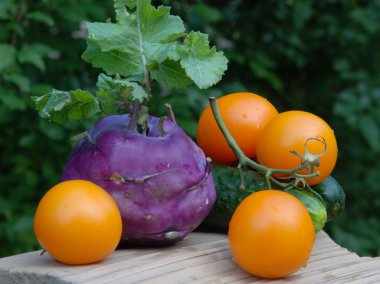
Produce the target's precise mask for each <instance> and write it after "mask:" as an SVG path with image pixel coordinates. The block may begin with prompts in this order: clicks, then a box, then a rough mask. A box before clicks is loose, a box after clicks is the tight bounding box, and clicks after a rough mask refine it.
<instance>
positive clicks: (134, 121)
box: [128, 100, 140, 131]
mask: <svg viewBox="0 0 380 284" xmlns="http://www.w3.org/2000/svg"><path fill="white" fill-rule="evenodd" d="M139 110H140V103H139V101H138V100H135V101H134V102H133V111H132V116H131V121H130V122H129V127H128V129H129V130H132V131H137V119H138V115H139Z"/></svg>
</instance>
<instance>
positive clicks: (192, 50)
mask: <svg viewBox="0 0 380 284" xmlns="http://www.w3.org/2000/svg"><path fill="white" fill-rule="evenodd" d="M184 44H185V46H186V47H187V48H188V49H187V50H186V55H185V56H183V57H182V59H181V66H182V67H183V68H184V69H185V71H186V74H187V75H188V76H189V77H190V78H191V79H192V80H193V81H194V83H195V84H196V85H197V86H198V87H199V88H201V89H205V88H208V87H211V86H212V85H214V84H216V83H217V82H219V81H220V79H221V77H222V75H223V74H224V71H226V70H227V58H225V57H224V55H223V52H221V51H216V49H215V47H213V48H210V47H209V41H208V36H207V35H206V34H202V33H200V32H191V33H190V34H189V35H188V37H187V38H186V39H185V42H184Z"/></svg>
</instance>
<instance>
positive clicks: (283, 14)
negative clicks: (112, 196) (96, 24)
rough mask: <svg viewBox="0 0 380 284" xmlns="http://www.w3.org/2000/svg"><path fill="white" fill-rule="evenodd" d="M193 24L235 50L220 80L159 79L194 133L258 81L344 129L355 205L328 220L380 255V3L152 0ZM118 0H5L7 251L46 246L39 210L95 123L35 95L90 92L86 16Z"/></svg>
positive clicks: (2, 72)
mask: <svg viewBox="0 0 380 284" xmlns="http://www.w3.org/2000/svg"><path fill="white" fill-rule="evenodd" d="M154 3H155V4H157V5H159V4H168V5H171V6H173V8H172V11H173V13H174V14H177V15H181V16H182V17H183V19H184V21H185V22H186V23H187V28H188V29H192V30H200V31H202V32H207V33H209V34H210V39H211V41H212V42H213V43H214V44H215V45H216V46H217V47H218V49H221V50H223V51H224V52H225V54H226V56H227V57H228V58H229V60H230V62H229V69H228V71H227V73H226V75H225V76H224V77H223V80H222V81H221V82H220V83H219V84H218V85H217V86H215V87H213V88H211V89H209V90H206V91H199V90H198V89H196V88H195V87H190V88H188V89H187V90H182V91H175V90H174V91H168V90H165V89H158V88H157V89H156V94H157V97H156V99H155V100H153V101H152V103H151V110H152V112H154V113H156V114H160V113H163V112H164V105H163V104H164V102H169V103H170V104H171V105H172V106H173V108H174V111H175V112H176V114H177V121H178V123H179V124H180V125H181V126H183V127H184V128H185V130H186V131H187V132H188V133H189V134H190V135H191V136H192V137H195V130H196V123H197V119H198V117H199V115H200V113H201V111H202V106H206V104H207V98H208V96H211V95H213V96H221V95H223V94H227V93H229V92H234V91H244V90H248V91H251V92H256V93H259V94H261V95H263V96H265V97H267V98H268V99H269V100H270V101H272V102H273V104H275V105H276V107H277V108H278V109H279V110H280V111H282V110H290V109H302V110H306V111H310V112H313V113H315V114H317V115H319V116H321V117H322V118H324V119H325V120H326V121H327V122H328V123H329V124H330V125H331V126H332V127H333V128H334V130H335V134H336V136H337V139H338V144H339V160H338V163H337V167H336V169H335V170H334V173H333V175H334V176H335V177H336V178H337V180H338V181H339V182H340V183H341V184H342V186H343V187H344V189H345V190H346V193H347V209H346V211H345V212H344V214H342V215H341V216H340V217H339V218H338V219H336V220H334V221H333V222H331V223H330V224H328V226H327V228H326V230H327V231H328V232H329V233H330V234H331V236H332V237H333V238H334V240H335V241H337V242H338V243H339V244H341V245H343V246H345V247H347V248H349V249H350V250H353V251H355V252H357V253H359V254H360V255H373V256H374V255H380V239H379V238H378V235H379V233H380V219H379V218H378V212H379V211H380V187H379V184H380V175H379V171H380V159H379V157H380V155H379V154H380V112H379V107H380V76H379V74H380V48H379V44H380V25H379V24H378V23H380V1H379V0H373V1H354V0H326V1H317V0H302V1H301V0H298V1H297V0H285V1H274V0H269V1H248V0H228V1H201V0H199V1H172V0H164V1H154ZM113 16H114V14H113V8H112V1H110V0H107V1H95V0H81V1H73V0H55V1H53V0H34V1H32V0H20V1H15V0H2V1H0V129H1V132H0V150H1V159H0V170H1V171H0V190H1V192H0V256H6V255H11V254H16V253H21V252H25V251H30V250H34V249H36V248H37V247H38V246H37V242H36V240H35V238H34V235H33V215H34V211H35V208H36V206H37V204H38V201H39V199H40V198H41V197H42V195H43V194H44V193H45V192H46V191H47V190H48V189H49V188H50V187H51V186H52V185H54V184H55V183H57V182H58V181H59V175H60V172H61V171H62V169H63V166H64V163H65V160H66V157H67V155H68V154H69V152H70V150H71V148H72V146H73V142H71V141H70V137H71V136H72V135H74V134H76V133H78V132H80V131H83V129H87V128H88V127H89V125H90V124H86V125H83V124H75V123H73V124H70V125H69V126H68V127H65V128H63V127H62V126H58V125H55V124H52V123H49V122H47V121H43V120H41V119H40V118H39V117H38V114H37V112H36V111H35V110H34V107H33V104H32V102H31V99H30V97H31V96H33V95H42V94H44V93H46V92H47V91H49V90H50V89H51V88H53V86H54V88H57V89H61V90H71V89H75V88H83V89H87V90H91V89H92V88H94V86H95V82H96V77H97V74H98V70H94V69H92V68H91V67H90V66H89V65H88V64H86V63H85V62H84V61H83V60H81V54H82V52H83V51H84V49H85V40H84V38H85V36H86V31H85V29H84V21H105V20H106V19H107V18H109V17H113Z"/></svg>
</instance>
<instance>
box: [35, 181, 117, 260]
mask: <svg viewBox="0 0 380 284" xmlns="http://www.w3.org/2000/svg"><path fill="white" fill-rule="evenodd" d="M121 230H122V221H121V216H120V212H119V209H118V208H117V205H116V203H115V202H114V200H113V199H112V197H111V196H110V195H109V194H108V193H107V192H106V191H104V190H103V189H102V188H100V187H99V186H97V185H96V184H94V183H92V182H89V181H84V180H70V181H65V182H61V183H59V184H57V185H56V186H54V187H53V188H51V189H50V190H49V191H48V192H47V193H46V194H45V195H44V196H43V198H42V199H41V201H40V203H39V205H38V207H37V210H36V214H35V217H34V232H35V235H36V238H37V240H38V242H39V243H40V244H41V245H42V246H43V247H44V249H45V250H46V251H47V252H48V253H49V254H51V256H52V257H54V258H55V259H56V260H58V261H60V262H62V263H65V264H88V263H93V262H97V261H100V260H103V259H104V258H106V257H107V256H109V255H110V254H111V253H112V252H113V251H114V250H115V249H116V246H117V245H118V243H119V241H120V238H121Z"/></svg>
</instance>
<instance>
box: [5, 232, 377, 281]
mask: <svg viewBox="0 0 380 284" xmlns="http://www.w3.org/2000/svg"><path fill="white" fill-rule="evenodd" d="M40 252H41V251H36V252H30V253H24V254H20V255H15V256H11V257H5V258H1V259H0V283H2V284H8V283H159V284H160V283H162V284H166V283H176V284H177V283H266V282H273V283H380V258H370V257H359V256H358V255H356V254H354V253H351V252H349V251H348V250H347V249H345V248H342V247H340V246H338V245H337V244H335V243H334V242H333V241H332V240H331V239H330V238H329V236H328V235H327V234H326V233H324V232H320V233H319V234H318V235H317V240H316V243H315V246H314V249H313V253H312V256H311V258H310V260H309V262H308V264H307V266H306V267H304V268H302V269H301V270H299V271H298V272H297V273H296V274H294V275H292V276H290V277H287V278H285V279H279V280H272V281H270V280H266V279H258V278H255V277H252V276H250V275H248V274H247V273H245V272H244V271H242V270H241V269H240V268H239V267H238V266H237V265H236V264H235V263H234V262H233V260H232V257H231V254H230V251H229V246H228V240H227V236H226V235H224V234H216V233H201V232H194V233H191V234H190V235H189V236H188V237H187V238H185V240H183V241H181V242H179V243H178V244H176V245H175V246H171V247H165V248H136V247H127V248H118V249H117V250H116V251H115V252H114V253H113V254H112V255H111V256H110V257H108V258H107V259H106V260H104V261H102V262H99V263H96V264H92V265H83V266H67V265H63V264H61V263H59V262H57V261H55V260H54V259H52V258H51V257H50V256H49V254H47V253H46V254H44V255H42V256H41V255H40Z"/></svg>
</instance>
